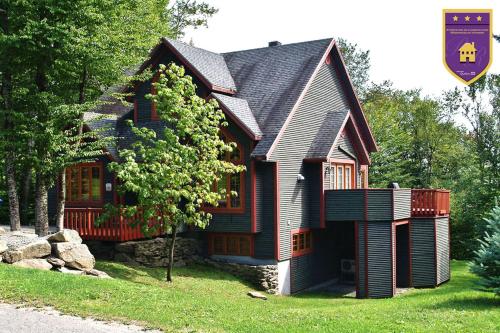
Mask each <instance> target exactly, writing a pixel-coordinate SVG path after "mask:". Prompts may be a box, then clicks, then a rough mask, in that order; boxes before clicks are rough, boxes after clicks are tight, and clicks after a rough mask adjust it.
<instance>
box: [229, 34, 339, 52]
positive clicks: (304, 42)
mask: <svg viewBox="0 0 500 333" xmlns="http://www.w3.org/2000/svg"><path fill="white" fill-rule="evenodd" d="M327 40H328V41H332V40H334V38H333V37H330V38H320V39H313V40H306V41H302V42H295V43H289V44H281V45H276V46H264V47H256V48H252V49H244V50H236V51H229V52H223V53H220V54H221V55H226V54H233V53H239V52H248V51H257V50H265V49H269V48H272V49H278V48H281V47H286V46H293V45H300V44H307V43H314V42H324V41H327Z"/></svg>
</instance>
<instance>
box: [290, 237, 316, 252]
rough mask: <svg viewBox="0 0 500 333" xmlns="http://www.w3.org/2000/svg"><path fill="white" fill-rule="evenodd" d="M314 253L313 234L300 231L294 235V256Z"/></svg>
mask: <svg viewBox="0 0 500 333" xmlns="http://www.w3.org/2000/svg"><path fill="white" fill-rule="evenodd" d="M311 251H312V233H311V232H310V231H300V232H296V233H294V234H292V255H293V256H300V255H303V254H307V253H310V252H311Z"/></svg>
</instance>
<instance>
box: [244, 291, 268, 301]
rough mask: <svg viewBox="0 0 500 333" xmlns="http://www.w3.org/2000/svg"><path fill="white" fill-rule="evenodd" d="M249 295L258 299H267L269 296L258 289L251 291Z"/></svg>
mask: <svg viewBox="0 0 500 333" xmlns="http://www.w3.org/2000/svg"><path fill="white" fill-rule="evenodd" d="M247 295H248V296H250V297H252V298H258V299H262V300H264V301H265V300H267V297H266V296H265V295H263V294H261V293H259V292H258V291H249V292H248V294H247Z"/></svg>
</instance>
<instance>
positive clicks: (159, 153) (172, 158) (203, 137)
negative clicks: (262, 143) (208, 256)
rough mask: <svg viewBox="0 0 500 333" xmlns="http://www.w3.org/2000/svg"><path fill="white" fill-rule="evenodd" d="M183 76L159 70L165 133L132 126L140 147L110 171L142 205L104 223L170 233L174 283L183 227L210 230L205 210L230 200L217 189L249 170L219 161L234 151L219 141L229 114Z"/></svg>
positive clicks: (157, 99)
mask: <svg viewBox="0 0 500 333" xmlns="http://www.w3.org/2000/svg"><path fill="white" fill-rule="evenodd" d="M184 74H185V72H184V68H183V67H179V66H177V65H175V64H171V65H170V66H169V67H166V66H165V65H160V69H159V81H158V82H157V83H155V84H154V86H155V88H156V89H155V90H156V95H149V98H151V99H152V101H153V102H154V103H155V104H156V106H157V112H158V116H159V118H160V121H162V122H163V123H164V124H165V127H164V128H163V130H162V131H160V132H159V133H156V132H155V131H153V130H151V129H148V128H146V127H135V126H134V125H133V123H130V124H131V126H132V131H133V133H134V134H135V136H136V137H137V141H136V142H135V143H134V144H133V146H132V149H124V150H121V151H120V157H121V159H122V160H123V162H121V163H120V162H113V163H111V164H110V166H109V169H110V170H111V171H112V172H115V173H116V176H117V178H118V180H119V182H120V184H121V185H120V188H119V190H120V191H121V193H125V192H130V193H133V194H135V196H136V198H137V202H136V204H133V205H125V206H121V207H118V210H117V209H114V208H113V207H110V206H108V207H107V211H109V212H110V213H109V214H105V215H104V217H103V219H106V218H108V217H109V215H110V214H117V213H121V214H124V215H125V216H128V217H132V216H136V221H135V222H134V223H136V224H139V225H140V227H141V230H142V231H143V232H144V233H145V234H154V233H156V232H157V231H158V230H165V231H167V232H169V233H170V234H171V241H170V244H169V248H168V257H169V263H168V267H167V281H169V282H171V281H172V268H173V264H174V247H175V239H176V234H177V230H178V229H179V227H180V226H181V225H182V224H185V225H190V226H195V227H198V228H205V227H206V225H207V224H208V223H209V221H210V219H211V214H209V213H206V212H205V211H204V210H203V207H204V206H206V205H210V206H217V205H218V202H219V200H221V199H222V198H223V196H224V195H225V193H224V190H220V191H221V192H217V191H214V188H213V184H214V183H215V182H217V181H219V180H221V179H222V177H225V175H228V174H234V173H238V172H242V171H243V170H244V166H240V165H239V166H237V165H234V164H232V163H231V162H228V161H225V160H224V159H221V158H220V157H221V156H224V155H225V154H230V152H231V151H232V150H233V148H234V147H235V144H234V143H228V142H225V141H224V140H223V139H222V137H221V136H220V127H221V126H227V123H226V122H225V120H224V114H223V113H222V111H221V110H220V109H218V105H217V102H216V101H215V100H213V99H212V100H210V101H208V102H207V101H205V99H203V98H201V97H198V96H197V95H196V91H195V89H196V86H195V85H194V84H193V82H192V79H191V77H190V76H185V75H184ZM233 195H235V193H233ZM103 219H101V221H102V220H103Z"/></svg>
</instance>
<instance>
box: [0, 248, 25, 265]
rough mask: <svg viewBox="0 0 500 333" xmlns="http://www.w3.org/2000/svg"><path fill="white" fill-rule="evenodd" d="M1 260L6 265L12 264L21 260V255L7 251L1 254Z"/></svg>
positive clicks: (18, 252)
mask: <svg viewBox="0 0 500 333" xmlns="http://www.w3.org/2000/svg"><path fill="white" fill-rule="evenodd" d="M2 256H3V259H4V260H5V262H6V263H9V264H12V263H15V262H16V261H19V260H22V259H23V253H22V252H21V251H15V250H9V251H5V252H4V253H2Z"/></svg>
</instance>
